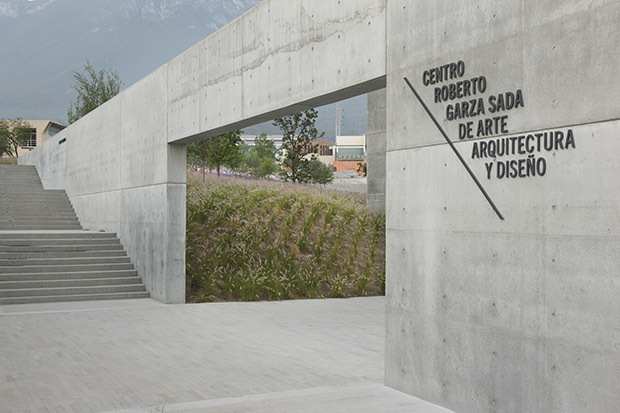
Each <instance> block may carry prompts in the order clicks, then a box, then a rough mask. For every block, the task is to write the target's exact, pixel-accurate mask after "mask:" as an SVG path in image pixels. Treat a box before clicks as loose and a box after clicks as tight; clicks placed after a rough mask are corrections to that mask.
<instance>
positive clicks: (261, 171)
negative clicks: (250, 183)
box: [244, 133, 278, 178]
mask: <svg viewBox="0 0 620 413" xmlns="http://www.w3.org/2000/svg"><path fill="white" fill-rule="evenodd" d="M277 153H278V150H277V149H276V145H275V144H274V142H273V140H271V139H269V138H268V137H267V134H266V133H261V134H260V135H259V136H257V137H256V140H255V141H254V146H253V147H249V148H247V150H246V151H245V154H244V155H245V164H246V165H247V167H248V169H249V172H250V173H251V174H252V176H255V177H257V178H265V177H267V176H270V175H273V174H275V173H276V172H277V171H278V165H277V164H276V154H277Z"/></svg>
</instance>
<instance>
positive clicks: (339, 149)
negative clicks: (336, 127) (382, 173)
mask: <svg viewBox="0 0 620 413" xmlns="http://www.w3.org/2000/svg"><path fill="white" fill-rule="evenodd" d="M360 162H366V135H361V136H336V153H335V160H334V170H335V171H336V172H347V171H353V172H355V171H356V170H357V168H358V166H357V164H358V163H360Z"/></svg>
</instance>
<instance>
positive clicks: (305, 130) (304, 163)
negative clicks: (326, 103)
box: [273, 109, 325, 182]
mask: <svg viewBox="0 0 620 413" xmlns="http://www.w3.org/2000/svg"><path fill="white" fill-rule="evenodd" d="M317 117H318V112H317V111H316V110H315V109H308V110H306V111H303V112H299V113H295V114H294V115H291V116H285V117H283V118H277V119H276V120H274V121H273V124H274V126H278V127H279V128H280V129H281V130H282V134H283V138H282V140H283V144H282V153H283V159H282V170H281V172H280V175H281V177H282V179H283V180H285V181H293V182H310V179H311V178H310V169H309V163H310V161H312V160H313V159H316V157H317V155H316V153H317V145H315V144H313V141H315V140H316V139H317V138H322V137H323V136H324V135H325V133H320V134H319V131H318V130H317V129H316V126H315V123H316V118H317Z"/></svg>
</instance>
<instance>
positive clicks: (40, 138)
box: [17, 120, 66, 158]
mask: <svg viewBox="0 0 620 413" xmlns="http://www.w3.org/2000/svg"><path fill="white" fill-rule="evenodd" d="M25 122H28V123H29V124H30V125H31V126H32V129H31V131H30V137H29V139H28V141H27V142H26V144H25V145H22V147H21V148H20V149H18V151H17V157H18V158H19V157H20V156H22V155H23V154H25V153H27V152H30V151H31V150H33V149H34V148H36V147H37V146H41V145H42V144H43V143H44V142H45V141H46V140H48V139H49V138H51V137H52V136H54V135H56V134H57V133H58V132H60V131H61V130H63V129H64V128H66V126H65V125H61V124H60V123H56V122H53V121H51V120H26V121H25Z"/></svg>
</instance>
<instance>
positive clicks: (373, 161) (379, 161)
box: [366, 89, 387, 211]
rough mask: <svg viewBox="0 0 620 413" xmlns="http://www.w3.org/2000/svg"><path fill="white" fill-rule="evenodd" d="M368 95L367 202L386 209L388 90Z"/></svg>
mask: <svg viewBox="0 0 620 413" xmlns="http://www.w3.org/2000/svg"><path fill="white" fill-rule="evenodd" d="M367 96H368V105H367V108H368V109H367V111H368V116H367V121H366V122H367V126H366V146H367V147H366V165H367V167H368V169H367V172H368V177H367V182H368V190H367V194H366V202H367V204H368V206H369V207H371V208H373V209H377V210H380V211H385V151H386V138H387V136H386V90H385V89H381V90H377V91H374V92H371V93H369V94H368V95H367Z"/></svg>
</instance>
